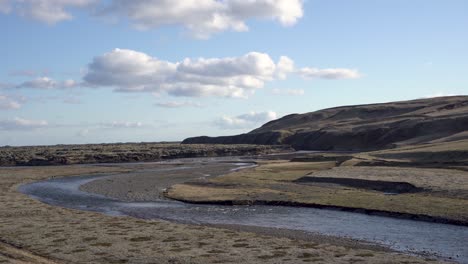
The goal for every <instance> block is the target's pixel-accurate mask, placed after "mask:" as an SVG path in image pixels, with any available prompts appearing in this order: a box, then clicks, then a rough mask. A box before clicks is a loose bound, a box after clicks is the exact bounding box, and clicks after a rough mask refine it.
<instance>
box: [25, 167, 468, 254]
mask: <svg viewBox="0 0 468 264" xmlns="http://www.w3.org/2000/svg"><path fill="white" fill-rule="evenodd" d="M204 162H206V161H204ZM210 162H211V163H213V164H215V163H216V162H217V161H215V160H213V159H210ZM231 164H232V163H231ZM236 165H237V166H239V167H244V166H251V164H248V163H244V162H239V163H237V164H236ZM205 166H210V163H208V164H206V165H205ZM188 168H190V164H189V165H187V166H184V167H177V168H171V169H170V170H182V169H183V170H187V169H188ZM193 169H195V167H194V168H193ZM193 169H191V171H193ZM154 170H158V169H154ZM165 170H167V168H166V169H165ZM227 170H229V169H227ZM145 171H146V172H147V169H145ZM227 172H228V171H227ZM115 176H118V175H108V176H77V177H67V178H59V179H52V180H47V181H42V182H36V183H31V184H26V185H22V186H21V187H20V188H19V189H20V191H21V192H23V193H25V194H28V195H30V196H31V197H33V198H35V199H38V200H40V201H42V202H45V203H48V204H52V205H56V206H63V207H67V208H73V209H80V210H87V211H96V212H102V213H105V214H110V215H129V216H134V217H139V218H145V219H164V220H170V221H177V222H183V223H192V224H227V225H232V224H235V225H247V226H259V227H273V228H285V229H291V230H301V231H305V232H312V233H319V234H324V235H331V236H338V237H347V238H352V239H358V240H363V241H367V242H372V243H376V244H379V245H384V246H388V247H390V248H392V249H395V250H398V251H404V252H409V253H416V254H420V253H423V254H430V255H434V256H438V257H441V258H444V259H452V260H456V261H458V262H460V263H468V227H463V226H455V225H447V224H437V223H426V222H420V221H412V220H404V219H395V218H389V217H382V216H370V215H365V214H358V213H351V212H342V211H336V210H324V209H313V208H300V207H283V206H219V205H193V204H185V203H181V202H177V201H172V200H159V201H154V202H122V201H118V200H115V199H110V198H107V197H104V196H101V195H97V194H91V193H87V192H83V191H80V190H79V187H80V186H81V185H83V184H85V183H88V182H91V181H93V180H96V179H102V178H103V177H115Z"/></svg>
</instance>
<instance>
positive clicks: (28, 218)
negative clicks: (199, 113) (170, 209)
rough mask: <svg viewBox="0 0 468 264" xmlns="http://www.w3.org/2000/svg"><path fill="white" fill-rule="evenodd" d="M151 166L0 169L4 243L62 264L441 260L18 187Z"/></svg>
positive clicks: (0, 218)
mask: <svg viewBox="0 0 468 264" xmlns="http://www.w3.org/2000/svg"><path fill="white" fill-rule="evenodd" d="M146 166H156V165H154V164H133V165H126V166H102V165H101V166H59V167H57V166H48V167H36V168H31V167H26V168H25V167H16V168H1V169H0V202H1V204H2V205H4V208H2V210H1V211H0V239H1V241H3V243H6V244H8V245H10V247H13V248H15V249H18V250H24V251H27V252H29V253H30V254H33V255H34V256H37V257H40V258H41V259H46V260H48V261H50V262H55V263H154V262H158V263H229V262H232V263H239V262H244V263H302V262H316V263H350V262H362V263H395V262H398V263H403V262H408V263H409V262H411V263H427V262H431V263H436V262H438V261H435V260H433V259H425V258H417V257H413V256H407V255H402V254H396V253H392V252H385V251H379V250H375V249H373V250H370V249H363V248H354V247H352V246H343V245H335V244H333V243H331V242H330V241H326V242H325V243H323V242H320V241H317V242H311V241H304V240H301V239H299V238H298V239H290V238H282V237H272V236H267V235H259V234H255V233H251V232H237V231H232V230H226V229H218V228H211V227H205V226H193V225H184V224H175V223H171V222H167V221H161V220H142V219H136V218H132V217H113V216H108V215H104V214H101V213H93V212H87V211H80V210H71V209H66V208H61V207H55V206H51V205H47V204H44V203H41V202H39V201H36V200H34V199H32V198H30V197H28V196H26V195H24V194H21V193H19V192H18V191H17V188H18V186H19V185H21V184H24V183H27V182H34V181H39V180H44V179H49V178H57V177H62V176H76V175H90V174H97V175H104V174H109V173H122V172H125V173H131V172H132V171H133V172H135V171H136V170H142V169H143V170H144V169H145V167H146ZM175 166H177V165H175ZM197 176H199V175H197ZM123 183H124V181H122V184H123ZM126 184H127V185H128V183H126ZM0 252H2V251H0ZM11 258H15V256H12V255H9V254H8V253H7V254H2V253H0V262H5V263H9V262H12V261H15V260H18V259H13V260H12V259H11ZM18 258H21V256H20V257H18Z"/></svg>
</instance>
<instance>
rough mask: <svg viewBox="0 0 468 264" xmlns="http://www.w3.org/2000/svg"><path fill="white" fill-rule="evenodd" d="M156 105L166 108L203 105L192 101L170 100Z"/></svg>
mask: <svg viewBox="0 0 468 264" xmlns="http://www.w3.org/2000/svg"><path fill="white" fill-rule="evenodd" d="M156 106H159V107H165V108H181V107H203V105H202V104H200V103H197V102H191V101H170V102H159V103H156Z"/></svg>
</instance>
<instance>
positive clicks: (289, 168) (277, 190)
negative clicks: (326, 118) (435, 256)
mask: <svg viewBox="0 0 468 264" xmlns="http://www.w3.org/2000/svg"><path fill="white" fill-rule="evenodd" d="M445 147H446V148H450V149H452V148H451V147H450V146H447V145H445ZM446 148H443V147H442V146H432V147H431V146H426V147H425V148H424V147H413V148H403V149H401V151H398V149H394V150H389V151H381V152H370V153H355V154H324V155H321V154H311V155H310V156H309V157H305V158H296V159H292V161H289V160H276V161H262V162H261V163H260V166H259V167H257V168H253V169H249V170H243V171H238V172H234V173H231V174H228V175H225V176H222V177H217V178H214V179H210V180H209V181H203V182H200V181H193V182H188V183H185V184H177V185H174V186H172V187H171V188H170V189H169V190H168V192H167V193H166V195H167V196H168V197H170V198H173V199H177V200H181V201H186V202H193V203H219V204H271V205H275V204H277V205H292V206H311V207H319V208H322V207H328V208H339V209H344V210H349V211H359V212H366V213H373V214H381V215H389V216H394V217H403V218H410V219H419V220H425V221H435V222H442V223H452V224H460V225H468V172H467V171H466V168H465V166H460V165H459V164H463V163H461V162H463V160H461V159H457V160H458V161H459V163H457V164H458V165H456V166H452V164H451V163H450V164H444V163H434V162H432V161H431V160H430V157H431V155H433V156H441V155H442V154H441V153H451V152H450V151H448V150H447V149H446ZM460 148H461V149H462V147H460ZM421 149H426V151H431V152H430V153H431V155H427V156H424V155H413V154H414V153H415V151H416V153H418V152H419V151H420V150H421ZM453 151H458V150H453ZM388 153H390V154H391V155H396V156H399V157H401V159H398V160H395V159H384V158H382V156H385V155H390V154H388ZM406 155H408V157H411V158H406V159H405V158H404V157H407V156H406ZM445 155H447V154H445ZM428 157H429V160H428ZM416 158H418V159H417V160H416ZM379 165H380V166H379ZM383 165H385V166H383Z"/></svg>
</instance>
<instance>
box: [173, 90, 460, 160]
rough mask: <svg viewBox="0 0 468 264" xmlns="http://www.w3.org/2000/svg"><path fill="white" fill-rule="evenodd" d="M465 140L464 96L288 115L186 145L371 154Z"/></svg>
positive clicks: (191, 140)
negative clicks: (281, 147) (260, 146)
mask: <svg viewBox="0 0 468 264" xmlns="http://www.w3.org/2000/svg"><path fill="white" fill-rule="evenodd" d="M462 139H468V96H451V97H438V98H430V99H419V100H412V101H402V102H391V103H383V104H369V105H355V106H343V107H335V108H329V109H324V110H320V111H316V112H310V113H305V114H292V115H288V116H285V117H282V118H280V119H277V120H274V121H271V122H268V123H266V124H264V125H263V126H261V127H260V128H257V129H255V130H253V131H251V132H249V133H246V134H241V135H235V136H224V137H206V136H203V137H194V138H188V139H186V140H184V141H183V142H182V143H184V144H195V143H202V144H203V143H211V144H266V145H277V144H287V145H291V146H292V147H294V148H295V149H301V150H349V151H356V150H375V149H385V148H392V147H396V146H405V145H414V144H421V143H433V142H449V141H457V140H462Z"/></svg>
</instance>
